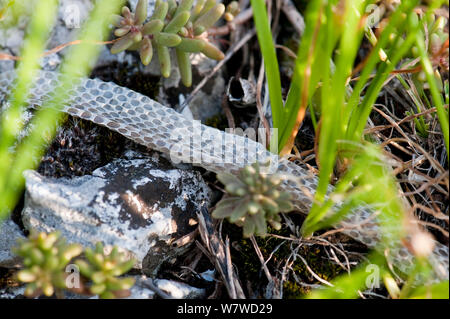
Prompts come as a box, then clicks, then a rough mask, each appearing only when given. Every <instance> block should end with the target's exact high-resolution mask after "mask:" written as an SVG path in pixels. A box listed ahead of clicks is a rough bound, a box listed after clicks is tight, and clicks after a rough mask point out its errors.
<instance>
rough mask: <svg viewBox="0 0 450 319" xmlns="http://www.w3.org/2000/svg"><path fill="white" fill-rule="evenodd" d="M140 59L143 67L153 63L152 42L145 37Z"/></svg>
mask: <svg viewBox="0 0 450 319" xmlns="http://www.w3.org/2000/svg"><path fill="white" fill-rule="evenodd" d="M139 53H140V57H141V61H142V64H143V65H148V64H150V62H151V61H152V57H153V47H152V41H150V39H149V38H147V37H145V38H144V40H142V46H141V49H140V52H139Z"/></svg>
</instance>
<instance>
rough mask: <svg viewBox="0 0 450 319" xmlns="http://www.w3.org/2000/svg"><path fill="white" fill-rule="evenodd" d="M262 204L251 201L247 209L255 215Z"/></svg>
mask: <svg viewBox="0 0 450 319" xmlns="http://www.w3.org/2000/svg"><path fill="white" fill-rule="evenodd" d="M260 209H261V206H260V205H259V204H257V203H255V202H250V203H248V205H247V210H248V212H249V213H250V214H251V215H255V214H257V213H258V212H259V210H260Z"/></svg>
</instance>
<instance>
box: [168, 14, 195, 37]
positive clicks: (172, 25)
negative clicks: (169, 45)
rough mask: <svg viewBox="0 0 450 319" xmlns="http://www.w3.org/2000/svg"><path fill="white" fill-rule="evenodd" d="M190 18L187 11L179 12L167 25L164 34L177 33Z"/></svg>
mask: <svg viewBox="0 0 450 319" xmlns="http://www.w3.org/2000/svg"><path fill="white" fill-rule="evenodd" d="M190 16H191V14H190V13H189V12H188V11H183V12H180V13H179V14H177V15H176V16H175V17H174V18H173V19H172V21H170V22H169V24H167V26H166V27H165V28H164V32H167V33H177V32H178V31H180V29H181V28H182V27H183V26H184V25H185V24H186V23H187V22H188V20H189V18H190Z"/></svg>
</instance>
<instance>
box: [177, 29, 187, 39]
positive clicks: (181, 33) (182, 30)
mask: <svg viewBox="0 0 450 319" xmlns="http://www.w3.org/2000/svg"><path fill="white" fill-rule="evenodd" d="M178 34H179V35H180V36H182V37H187V36H188V35H189V31H188V29H186V27H181V29H180V31H178Z"/></svg>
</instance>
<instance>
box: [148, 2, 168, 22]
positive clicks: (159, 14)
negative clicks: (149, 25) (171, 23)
mask: <svg viewBox="0 0 450 319" xmlns="http://www.w3.org/2000/svg"><path fill="white" fill-rule="evenodd" d="M155 8H156V9H155V11H154V12H153V15H152V17H151V18H150V20H161V21H164V19H165V18H166V16H167V12H168V10H169V4H168V3H167V2H161V4H160V5H159V6H155Z"/></svg>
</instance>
